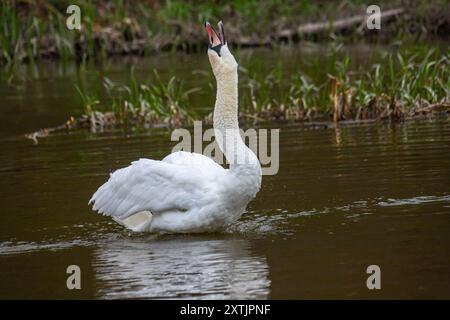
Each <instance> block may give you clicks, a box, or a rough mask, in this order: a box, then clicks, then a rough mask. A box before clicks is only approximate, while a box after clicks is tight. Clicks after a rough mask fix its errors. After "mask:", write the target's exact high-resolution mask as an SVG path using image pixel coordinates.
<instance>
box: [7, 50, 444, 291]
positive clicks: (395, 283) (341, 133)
mask: <svg viewBox="0 0 450 320" xmlns="http://www.w3.org/2000/svg"><path fill="white" fill-rule="evenodd" d="M242 54H243V55H244V53H242ZM265 55H267V53H263V54H258V53H256V57H261V56H265ZM192 57H193V61H194V62H193V65H192V66H190V67H189V66H186V65H185V64H182V65H183V67H181V71H180V73H181V75H184V77H185V78H186V79H188V78H189V75H190V74H191V73H190V71H192V70H191V69H190V68H192V69H195V68H200V66H201V68H204V69H205V70H207V61H206V57H204V56H203V55H198V56H197V55H196V56H192ZM252 57H255V55H250V54H248V56H247V58H245V59H250V58H252ZM304 57H305V56H301V55H300V56H299V57H297V60H295V61H300V60H302V58H304ZM306 58H307V54H306ZM306 58H305V59H306ZM152 59H155V58H152ZM152 59H146V60H144V61H142V64H139V65H140V66H141V67H142V68H141V69H140V72H141V73H145V72H146V71H148V70H149V69H151V68H153V67H155V66H156V67H158V68H160V69H161V73H162V74H163V76H167V75H170V74H171V73H175V72H178V71H176V69H173V68H174V62H173V58H170V57H163V58H161V59H162V60H161V61H162V62H161V61H160V62H159V64H158V65H155V63H156V62H155V61H154V60H152ZM187 59H188V56H183V57H182V58H181V60H182V61H186V60H187ZM245 61H248V60H245ZM355 61H358V59H357V58H355ZM140 63H141V62H140ZM299 63H300V62H299ZM356 63H357V62H356ZM127 67H128V66H127V63H125V64H117V65H114V66H113V67H111V68H110V69H108V70H105V71H104V72H105V73H106V74H107V75H108V76H111V77H116V78H117V79H120V78H126V76H127V74H128V68H127ZM24 68H25V69H26V67H24ZM28 68H32V67H28ZM35 68H36V69H35V70H34V71H33V70H31V71H30V70H24V71H23V73H22V75H24V76H23V77H24V79H22V80H20V81H18V82H17V83H16V84H15V86H14V87H8V86H7V85H6V82H5V81H2V82H1V83H0V93H1V94H2V102H1V108H0V124H1V125H0V147H1V150H2V151H1V153H0V209H1V210H0V212H1V215H0V298H175V299H176V298H195V299H210V298H220V299H222V298H225V299H229V298H238V299H249V298H256V299H266V298H274V299H281V298H289V299H298V298H450V254H449V253H450V189H449V185H450V122H449V121H448V119H445V118H444V119H434V120H424V121H420V122H409V123H406V124H401V125H396V126H390V125H378V126H374V125H362V126H355V127H342V128H339V129H311V128H310V127H307V126H303V125H298V124H297V125H285V124H284V125H281V124H280V125H278V124H275V126H276V127H280V128H281V131H280V153H281V154H280V171H279V173H278V174H277V175H275V176H265V177H264V178H263V184H262V189H261V191H260V192H259V194H258V195H257V198H256V199H255V200H254V201H252V202H251V203H250V205H249V207H248V212H247V213H246V214H245V215H244V216H243V217H242V219H241V220H239V221H238V222H237V223H235V224H234V225H232V226H230V228H228V229H227V230H225V231H224V232H221V233H213V234H202V235H170V236H169V235H166V236H157V235H148V234H147V235H133V234H129V233H128V232H127V231H125V230H123V228H121V227H120V226H118V225H116V224H115V223H113V222H112V221H110V219H108V218H105V217H102V216H99V215H96V214H94V213H93V212H91V210H90V208H89V207H88V205H87V202H88V200H89V198H90V196H91V195H92V193H93V192H94V191H95V190H96V189H97V187H98V186H99V185H101V184H102V183H103V182H104V181H105V179H107V175H108V173H109V172H110V171H112V170H114V169H117V168H120V167H123V166H126V165H128V164H129V163H130V161H133V160H135V159H137V158H139V157H143V156H145V157H149V158H154V159H161V158H163V157H164V156H165V155H166V154H167V153H169V152H170V150H171V147H172V146H173V144H174V143H173V142H170V133H169V132H167V131H166V130H154V131H148V132H141V133H128V134H126V133H122V132H109V133H97V134H93V133H89V132H86V131H77V132H72V133H70V134H66V133H60V134H56V135H53V136H50V137H48V138H45V139H42V140H40V142H39V144H37V145H33V144H32V142H31V141H29V140H26V139H24V138H23V137H22V136H21V134H22V133H26V132H29V131H32V130H35V129H37V128H39V127H43V126H51V125H57V124H59V123H61V122H63V121H64V120H65V119H66V118H67V117H68V115H69V114H71V113H76V112H77V111H79V108H80V106H79V100H78V98H77V97H76V93H75V91H74V89H73V87H72V82H73V81H74V80H75V79H76V76H77V71H76V70H77V69H76V68H75V66H70V65H69V66H68V67H66V68H67V70H66V71H61V70H62V69H63V67H61V66H59V64H56V65H55V64H51V63H44V64H41V65H39V66H37V67H35ZM183 68H184V69H183ZM39 69H40V71H36V70H39ZM43 70H44V71H45V72H44V71H43ZM172 70H175V71H172ZM30 72H31V73H33V72H36V73H35V74H36V77H35V78H33V77H31V76H28V75H29V74H30ZM93 72H94V71H93V69H90V71H89V72H87V73H86V74H87V76H86V77H87V78H89V74H91V73H93ZM87 81H92V82H93V83H95V81H96V80H95V79H94V80H89V79H87ZM196 81H197V80H196ZM198 81H199V83H201V81H200V80H198ZM197 84H198V83H196V84H193V85H197ZM208 99H209V100H211V97H210V96H209V95H208ZM204 103H205V102H204ZM72 264H75V265H79V266H80V268H81V271H82V290H73V291H69V290H67V288H66V278H67V276H68V275H67V274H66V268H67V266H69V265H72ZM373 264H375V265H379V266H380V267H381V272H382V277H381V280H382V289H381V290H378V291H370V290H368V289H367V287H366V279H367V277H368V275H367V274H366V268H367V267H368V266H369V265H373Z"/></svg>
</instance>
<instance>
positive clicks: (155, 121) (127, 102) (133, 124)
mask: <svg viewBox="0 0 450 320" xmlns="http://www.w3.org/2000/svg"><path fill="white" fill-rule="evenodd" d="M103 85H104V87H105V90H106V93H107V97H108V99H107V101H108V104H105V102H101V101H99V100H98V99H97V98H96V95H95V94H88V93H87V92H86V90H84V89H81V88H80V86H78V85H76V90H77V91H78V93H79V95H80V98H81V101H82V104H83V110H84V115H83V117H82V118H81V120H80V121H81V122H89V124H88V125H89V127H91V128H93V129H94V130H98V129H100V130H103V129H105V128H108V127H124V128H150V127H155V126H175V127H177V126H180V125H181V124H183V123H187V122H190V121H191V120H192V119H193V117H194V115H193V112H192V109H191V108H190V105H189V100H188V98H189V95H190V94H192V93H193V92H195V91H197V90H199V89H197V88H193V89H190V90H185V89H184V86H183V82H181V81H179V80H177V79H176V78H175V77H172V78H171V79H170V80H169V81H168V82H167V83H165V82H163V81H162V80H161V78H160V76H159V74H158V72H157V71H156V70H154V73H153V77H152V79H151V80H149V81H146V82H142V83H139V82H138V81H137V79H136V75H135V68H134V66H133V67H131V69H130V76H129V80H128V82H127V83H126V84H122V85H121V84H117V83H114V82H113V81H111V80H110V79H109V78H106V77H105V78H103Z"/></svg>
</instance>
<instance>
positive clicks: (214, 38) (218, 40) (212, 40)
mask: <svg viewBox="0 0 450 320" xmlns="http://www.w3.org/2000/svg"><path fill="white" fill-rule="evenodd" d="M217 27H218V28H219V34H217V33H216V32H215V31H214V29H213V28H212V27H211V24H210V23H209V22H205V29H206V32H208V38H209V46H208V47H209V49H212V50H214V51H216V52H217V54H218V55H219V56H220V48H221V47H222V46H223V45H225V44H226V40H225V30H224V28H223V23H222V21H220V22H219V23H218V24H217Z"/></svg>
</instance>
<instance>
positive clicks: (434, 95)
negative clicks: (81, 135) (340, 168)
mask: <svg viewBox="0 0 450 320" xmlns="http://www.w3.org/2000/svg"><path fill="white" fill-rule="evenodd" d="M339 50H340V49H339V48H335V47H330V48H329V49H328V51H327V52H324V53H323V54H324V55H325V56H326V63H324V61H323V60H314V59H308V68H307V69H303V70H302V68H301V67H299V69H298V70H297V71H294V72H291V73H286V72H287V71H290V70H286V67H285V66H283V65H282V64H278V65H276V66H274V67H271V68H270V72H266V71H264V70H260V69H259V66H260V64H259V63H258V61H257V60H258V59H251V58H250V59H249V62H248V63H245V64H244V65H245V66H246V68H243V67H241V71H240V74H241V75H240V118H241V121H242V122H244V121H245V122H248V121H250V122H266V121H270V122H304V123H309V124H311V125H312V126H315V127H330V126H335V125H337V124H339V125H348V124H358V123H362V124H365V123H380V122H393V123H398V122H403V121H408V120H411V119H420V118H423V117H430V116H434V115H444V116H446V117H448V115H449V114H450V92H449V88H450V70H449V68H448V66H449V65H450V55H449V54H448V52H447V51H446V50H445V48H444V49H443V50H439V49H428V47H427V46H415V47H409V48H408V49H401V50H394V51H393V52H387V51H383V56H382V57H380V58H378V59H377V60H375V62H372V63H369V64H358V63H357V64H356V66H355V65H352V64H351V63H350V61H351V59H350V56H348V55H347V54H340V53H339ZM189 56H191V55H189ZM379 59H382V61H384V63H382V64H380V63H379V61H380V60H379ZM284 60H285V61H286V62H289V60H290V59H289V58H288V57H287V56H286V57H285V59H284ZM250 61H251V62H250ZM319 70H320V72H321V73H322V75H319V76H317V72H318V71H319ZM195 77H196V78H197V79H199V78H202V77H204V79H203V80H204V81H203V84H202V86H201V88H200V87H196V86H190V87H187V86H185V85H184V81H183V80H182V79H180V78H179V77H177V76H171V77H170V79H169V80H167V81H166V80H162V79H161V77H160V75H159V73H158V72H157V71H156V70H154V72H153V75H152V76H151V77H150V78H148V77H146V80H138V77H137V76H136V70H135V68H134V64H132V67H131V69H130V72H129V75H128V80H127V81H125V82H122V83H119V82H117V81H112V80H111V79H110V78H108V77H105V76H103V77H100V78H99V79H97V80H96V82H97V83H101V84H102V85H103V88H101V89H102V90H103V91H104V92H105V94H104V95H102V97H101V98H100V95H99V92H98V91H99V90H100V89H97V91H95V90H92V86H90V87H89V85H87V84H86V83H84V82H79V83H78V84H77V85H76V86H75V87H74V88H73V91H76V92H77V93H78V95H79V100H78V101H80V102H81V103H82V108H83V112H82V113H78V114H73V115H72V116H70V117H69V119H68V120H67V121H66V122H65V123H62V124H60V125H58V126H55V127H50V128H45V129H41V130H38V131H35V132H32V133H29V134H27V135H26V137H27V138H30V139H32V140H33V141H34V142H35V143H37V141H38V139H39V138H43V137H46V136H48V135H50V134H52V133H55V132H58V131H70V130H79V129H86V130H90V131H92V132H104V131H109V130H115V129H117V128H120V129H122V130H124V131H130V130H146V129H150V128H160V127H168V128H173V127H179V126H189V125H192V122H193V121H194V120H203V121H204V122H205V123H206V124H211V123H212V114H211V113H209V114H208V113H206V114H205V113H202V112H197V109H196V105H198V104H199V100H197V101H195V99H194V100H192V99H191V96H194V97H195V96H197V95H199V94H203V96H205V95H206V96H208V97H209V98H208V100H211V103H212V102H213V101H214V98H213V97H214V94H215V85H214V80H213V76H212V74H210V72H205V71H201V70H197V71H195ZM88 87H89V88H88ZM210 111H211V108H209V111H208V112H210Z"/></svg>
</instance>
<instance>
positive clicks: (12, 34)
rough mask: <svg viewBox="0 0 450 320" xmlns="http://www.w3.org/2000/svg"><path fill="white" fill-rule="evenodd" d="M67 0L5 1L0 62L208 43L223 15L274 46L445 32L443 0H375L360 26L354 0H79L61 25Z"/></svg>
mask: <svg viewBox="0 0 450 320" xmlns="http://www.w3.org/2000/svg"><path fill="white" fill-rule="evenodd" d="M69 5H70V3H68V2H67V3H66V2H65V1H58V2H52V1H39V2H29V1H11V0H6V1H3V3H2V5H1V11H2V12H1V14H0V16H1V22H0V24H1V26H0V27H1V29H2V32H1V33H0V49H1V50H0V51H1V59H0V62H1V63H3V64H11V63H19V62H32V61H35V60H36V59H41V58H58V59H66V60H68V59H69V60H70V59H77V60H86V59H102V58H105V57H108V56H113V55H149V54H151V53H154V52H158V51H167V50H184V51H196V50H199V49H200V48H203V47H205V46H206V41H205V34H204V30H203V23H204V21H206V20H211V21H218V20H219V19H223V20H224V21H225V22H226V26H227V33H228V34H229V37H228V38H229V39H230V43H231V44H232V45H233V46H239V47H245V46H277V45H280V44H283V43H290V42H298V41H301V40H305V39H307V40H309V41H322V40H330V39H332V40H336V39H339V40H340V41H350V42H351V41H356V40H358V41H394V40H399V39H405V38H409V39H411V38H420V37H428V36H446V35H447V36H448V34H449V33H450V18H449V17H450V8H449V7H448V4H447V3H446V1H442V0H433V1H411V2H410V3H408V4H407V5H405V3H404V2H403V1H379V4H378V5H379V6H380V8H381V16H382V29H381V30H369V29H367V28H366V27H365V15H366V9H367V5H365V4H361V3H360V2H359V1H345V2H322V1H309V2H306V1H292V2H289V1H288V2H285V1H278V0H276V1H271V2H265V1H256V0H250V1H238V0H233V1H229V2H227V4H222V3H221V4H216V3H211V2H207V1H199V2H195V4H194V2H190V1H186V2H175V1H145V0H140V1H133V2H125V1H121V0H115V1H78V5H79V7H80V9H81V28H80V30H68V29H67V27H66V19H67V17H68V16H69V15H68V14H66V10H67V7H68V6H69Z"/></svg>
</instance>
